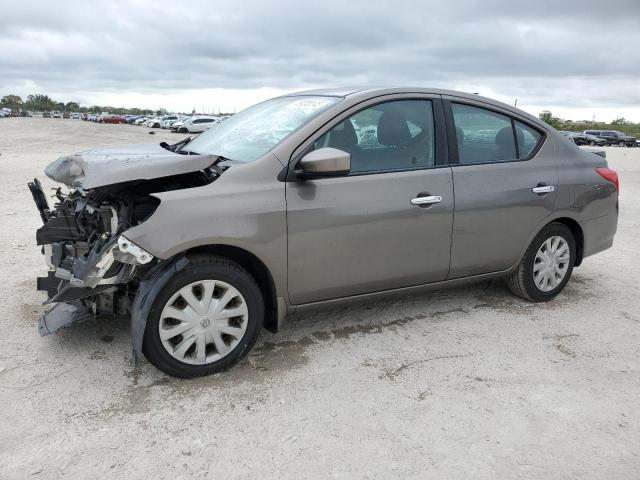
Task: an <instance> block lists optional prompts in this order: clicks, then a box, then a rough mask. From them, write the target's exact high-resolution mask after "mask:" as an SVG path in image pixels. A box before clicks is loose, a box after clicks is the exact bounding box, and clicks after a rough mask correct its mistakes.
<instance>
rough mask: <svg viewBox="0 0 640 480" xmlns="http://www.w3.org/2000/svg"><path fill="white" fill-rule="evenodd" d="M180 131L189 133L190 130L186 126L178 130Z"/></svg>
mask: <svg viewBox="0 0 640 480" xmlns="http://www.w3.org/2000/svg"><path fill="white" fill-rule="evenodd" d="M178 132H179V133H189V130H187V129H186V128H184V127H182V128H180V130H178Z"/></svg>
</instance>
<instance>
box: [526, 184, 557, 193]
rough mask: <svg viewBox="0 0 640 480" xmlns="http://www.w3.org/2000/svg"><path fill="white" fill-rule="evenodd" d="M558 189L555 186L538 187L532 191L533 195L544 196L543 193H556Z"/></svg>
mask: <svg viewBox="0 0 640 480" xmlns="http://www.w3.org/2000/svg"><path fill="white" fill-rule="evenodd" d="M555 190H556V187H554V186H553V185H538V186H537V187H533V188H532V189H531V191H532V192H533V193H537V194H542V193H551V192H555Z"/></svg>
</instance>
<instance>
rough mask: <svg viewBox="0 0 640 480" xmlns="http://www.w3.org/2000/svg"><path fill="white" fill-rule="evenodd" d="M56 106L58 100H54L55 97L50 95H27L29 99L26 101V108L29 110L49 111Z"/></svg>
mask: <svg viewBox="0 0 640 480" xmlns="http://www.w3.org/2000/svg"><path fill="white" fill-rule="evenodd" d="M55 107H56V102H55V101H53V99H51V98H50V97H49V96H48V95H42V94H40V93H36V94H35V95H29V96H27V101H26V102H25V108H26V109H27V110H35V111H42V112H48V111H51V110H54V109H55Z"/></svg>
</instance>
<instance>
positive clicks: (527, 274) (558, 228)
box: [507, 223, 576, 302]
mask: <svg viewBox="0 0 640 480" xmlns="http://www.w3.org/2000/svg"><path fill="white" fill-rule="evenodd" d="M575 252H576V246H575V240H574V238H573V235H572V233H571V230H569V228H568V227H567V226H566V225H563V224H561V223H551V224H549V225H547V226H546V227H545V228H543V229H542V231H541V232H540V233H539V234H538V235H536V237H535V238H534V239H533V241H532V242H531V245H529V248H528V249H527V252H526V253H525V255H524V258H523V259H522V261H521V262H520V265H518V268H517V269H516V270H515V271H514V272H513V273H512V274H511V275H510V276H509V277H508V278H507V284H508V285H509V288H510V289H511V291H512V292H513V293H514V294H516V295H518V296H520V297H523V298H526V299H527V300H531V301H532V302H547V301H549V300H551V299H552V298H554V297H555V296H556V295H558V294H559V293H560V292H561V291H562V289H563V288H564V287H565V285H566V284H567V282H568V281H569V278H571V272H572V271H573V265H574V264H575V258H576V253H575Z"/></svg>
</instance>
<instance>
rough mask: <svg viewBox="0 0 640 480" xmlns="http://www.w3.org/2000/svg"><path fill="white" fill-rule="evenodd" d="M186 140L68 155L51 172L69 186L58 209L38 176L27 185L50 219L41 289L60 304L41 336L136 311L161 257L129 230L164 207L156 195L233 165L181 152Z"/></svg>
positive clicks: (58, 194) (42, 231) (41, 235)
mask: <svg viewBox="0 0 640 480" xmlns="http://www.w3.org/2000/svg"><path fill="white" fill-rule="evenodd" d="M186 143H188V139H187V141H182V142H180V143H178V144H175V145H166V144H163V145H160V146H157V145H153V146H133V147H130V148H129V149H128V150H125V151H123V150H122V149H118V150H116V149H113V150H101V151H90V152H85V153H80V154H76V155H73V156H70V157H62V158H60V159H58V160H56V161H55V162H53V163H51V164H50V165H49V166H48V167H47V169H46V174H47V176H49V177H50V178H51V179H52V180H55V181H57V182H61V183H64V184H66V185H67V187H66V188H65V187H58V188H56V189H55V192H54V195H53V201H54V205H53V207H50V205H49V202H48V200H47V196H46V195H45V193H44V191H43V188H42V185H41V183H40V182H39V181H38V180H37V179H34V181H33V182H30V183H29V184H28V186H29V189H30V191H31V194H32V196H33V199H34V201H35V203H36V206H37V208H38V211H39V213H40V217H41V218H42V221H43V223H44V225H43V226H42V227H40V228H39V229H38V230H37V232H36V241H37V244H38V245H40V246H41V247H42V253H43V254H44V256H45V260H46V262H47V264H48V266H49V272H48V274H47V276H46V277H39V278H38V290H43V291H46V292H47V295H48V300H47V301H46V302H45V303H55V302H60V303H57V305H56V306H55V307H54V308H53V309H51V310H50V311H49V312H47V313H46V314H45V315H44V316H43V317H42V318H41V319H40V321H39V325H38V328H39V331H40V334H41V335H47V334H50V333H53V332H54V331H56V330H58V329H60V328H62V327H65V326H67V325H69V324H71V323H75V322H77V321H79V320H83V319H87V318H91V317H94V316H95V315H98V314H102V315H110V316H120V315H122V316H127V315H129V314H130V313H131V305H132V303H133V298H134V296H135V293H136V290H137V287H138V284H139V279H140V278H141V277H142V276H143V275H144V273H145V271H147V270H149V269H150V268H151V267H152V266H153V265H155V264H157V263H158V262H159V259H156V258H154V256H153V255H151V254H150V253H148V252H146V251H144V250H143V249H141V248H140V247H138V246H137V245H135V244H134V243H132V242H131V241H129V240H128V239H127V238H126V231H127V230H128V229H129V228H131V227H134V226H136V225H139V224H140V223H142V222H144V221H145V220H146V219H148V218H149V217H150V216H151V215H152V214H153V213H154V211H155V210H156V209H157V208H158V206H159V205H160V200H159V199H158V198H157V197H155V196H154V195H153V194H154V193H159V192H166V191H170V190H178V189H184V188H194V187H201V186H204V185H207V184H209V183H211V182H213V181H214V180H215V179H216V178H218V177H219V176H220V175H221V174H222V172H223V171H224V170H225V168H227V167H228V165H227V166H220V165H218V164H219V163H221V160H223V159H222V158H221V157H217V156H213V155H189V154H188V152H185V153H186V154H185V153H183V152H181V151H179V149H180V147H182V146H184V145H186ZM141 147H143V148H141ZM144 147H146V148H144ZM202 165H206V166H205V167H202ZM194 167H195V168H196V169H195V170H191V169H192V168H194ZM105 179H109V180H116V183H109V184H104V183H103V182H104V181H105Z"/></svg>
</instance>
